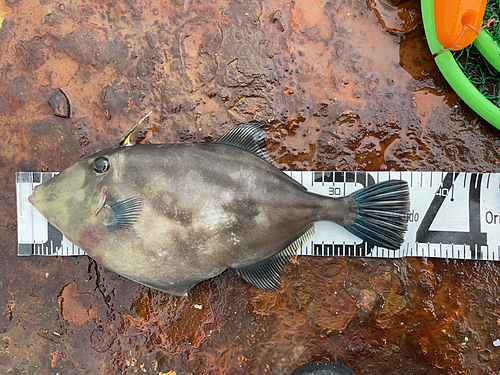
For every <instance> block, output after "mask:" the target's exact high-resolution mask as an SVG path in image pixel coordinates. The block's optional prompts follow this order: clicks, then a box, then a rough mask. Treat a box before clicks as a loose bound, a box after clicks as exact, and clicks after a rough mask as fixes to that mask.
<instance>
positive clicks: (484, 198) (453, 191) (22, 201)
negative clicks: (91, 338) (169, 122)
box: [16, 171, 500, 260]
mask: <svg viewBox="0 0 500 375" xmlns="http://www.w3.org/2000/svg"><path fill="white" fill-rule="evenodd" d="M285 173H286V174H288V175H289V176H291V177H292V178H294V179H295V180H297V181H298V182H300V183H301V184H302V185H304V186H305V187H306V188H307V189H308V190H309V191H311V192H314V193H317V194H322V195H327V196H331V197H342V196H345V195H349V194H351V193H352V192H354V191H356V190H358V189H360V188H362V187H364V186H367V185H372V184H374V183H377V182H381V181H385V180H389V179H400V180H404V181H407V182H408V185H409V187H410V201H411V206H410V211H409V212H408V232H407V233H406V236H405V241H404V243H403V245H402V246H401V248H400V249H399V250H396V251H394V250H388V249H384V248H379V247H377V246H373V245H371V244H368V243H365V242H360V240H359V238H357V237H355V236H354V235H353V234H351V233H349V232H348V231H346V230H345V229H344V228H342V227H340V226H338V225H336V224H334V223H331V222H326V221H321V222H317V223H316V224H315V227H316V232H315V234H314V236H313V237H312V238H311V239H310V241H308V242H307V243H306V244H304V245H303V246H302V248H301V249H300V250H298V251H297V255H315V256H355V257H356V256H357V257H374V258H401V257H406V256H419V257H431V258H449V259H473V260H500V174H499V173H455V172H313V171H307V172H285ZM56 174H57V173H41V172H19V173H16V191H17V227H18V255H20V256H26V255H58V256H66V255H84V254H85V253H84V252H83V251H82V250H81V249H80V248H78V247H77V246H75V245H74V244H72V243H71V242H70V241H69V240H68V239H66V237H64V236H63V235H62V234H61V232H59V231H58V230H57V229H56V228H55V227H53V226H52V225H51V224H50V223H48V222H47V220H46V219H45V218H44V217H43V216H42V215H41V214H40V213H39V212H38V211H37V210H36V209H35V208H34V207H33V206H32V205H31V204H30V203H29V202H28V197H29V196H30V195H31V192H32V190H33V188H34V187H35V186H37V185H39V184H41V183H42V182H45V181H47V180H49V179H50V178H52V177H53V176H54V175H56Z"/></svg>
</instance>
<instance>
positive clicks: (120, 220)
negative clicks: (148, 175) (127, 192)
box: [108, 197, 142, 229]
mask: <svg viewBox="0 0 500 375" xmlns="http://www.w3.org/2000/svg"><path fill="white" fill-rule="evenodd" d="M109 207H110V208H111V210H112V211H113V220H112V221H111V223H109V224H108V225H109V226H110V227H112V228H115V229H128V228H131V227H132V226H133V225H134V223H135V222H136V221H137V219H138V218H139V215H140V214H141V208H142V199H141V198H139V197H133V198H129V199H125V200H124V201H121V202H118V203H116V204H114V205H112V206H109Z"/></svg>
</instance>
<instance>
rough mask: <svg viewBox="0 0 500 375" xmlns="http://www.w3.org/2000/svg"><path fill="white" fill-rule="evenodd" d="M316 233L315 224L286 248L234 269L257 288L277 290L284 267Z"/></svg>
mask: <svg viewBox="0 0 500 375" xmlns="http://www.w3.org/2000/svg"><path fill="white" fill-rule="evenodd" d="M313 234H314V225H313V226H312V227H311V228H309V229H308V230H307V231H306V232H305V233H304V234H303V235H302V236H300V237H299V238H297V239H296V240H295V241H293V242H292V243H291V244H290V245H288V246H287V247H286V248H285V249H284V250H282V251H280V252H279V253H278V254H276V255H274V256H273V257H271V258H269V259H266V260H265V261H263V262H260V263H257V264H254V265H252V266H248V267H241V268H235V269H234V270H235V271H236V273H237V274H238V275H240V276H241V277H242V278H243V279H245V280H246V281H248V282H249V283H250V284H252V285H254V286H256V287H257V288H260V289H264V290H269V291H272V292H274V291H276V289H277V288H278V287H279V285H280V284H281V273H282V272H283V267H284V266H285V264H286V263H288V261H289V260H290V259H291V257H292V256H293V255H294V254H295V253H296V252H297V250H298V249H300V247H301V246H302V245H303V244H304V243H306V242H307V241H308V240H309V239H310V238H311V237H312V235H313Z"/></svg>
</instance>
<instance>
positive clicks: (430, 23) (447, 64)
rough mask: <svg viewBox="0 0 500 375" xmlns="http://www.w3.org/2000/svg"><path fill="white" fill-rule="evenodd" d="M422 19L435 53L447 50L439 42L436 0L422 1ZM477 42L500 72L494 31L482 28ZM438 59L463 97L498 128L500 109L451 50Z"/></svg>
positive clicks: (499, 50) (480, 49)
mask: <svg viewBox="0 0 500 375" xmlns="http://www.w3.org/2000/svg"><path fill="white" fill-rule="evenodd" d="M422 19H423V21H424V29H425V35H426V37H427V43H428V44H429V48H430V50H431V53H432V54H433V55H434V54H435V53H437V52H440V51H443V49H444V47H443V46H442V45H441V44H440V43H439V41H438V39H437V36H436V27H435V25H434V1H433V0H422ZM474 45H475V46H476V47H477V49H478V50H479V52H480V53H481V54H482V55H483V56H484V57H485V58H486V59H487V60H488V62H489V63H490V64H491V65H493V66H494V67H495V69H497V70H499V71H500V47H499V46H498V44H497V43H496V42H495V41H494V40H493V38H492V37H491V35H490V33H489V32H488V31H486V30H484V29H483V30H481V31H480V32H479V35H478V36H477V38H476V39H475V40H474ZM434 60H435V61H436V64H437V66H438V68H439V70H440V71H441V73H442V74H443V76H444V78H445V79H446V81H448V83H449V84H450V86H451V87H452V88H453V90H454V91H455V92H456V93H457V94H458V95H459V96H460V98H462V100H463V101H464V102H465V103H467V105H468V106H469V107H471V108H472V109H473V110H474V111H475V112H476V113H477V114H478V115H479V116H481V117H482V118H484V119H485V120H486V121H488V122H489V123H490V124H491V125H493V126H494V127H496V128H497V129H500V108H498V107H497V106H496V105H495V104H493V103H492V102H490V101H489V100H488V99H486V98H485V97H484V95H483V94H481V93H480V92H479V91H478V90H477V89H476V88H475V87H474V85H473V84H472V83H471V82H470V81H469V79H468V78H467V76H466V75H465V74H464V73H463V72H462V70H461V69H460V67H459V66H458V64H457V62H456V61H455V58H454V57H453V55H452V54H451V52H450V51H449V50H445V51H444V52H441V53H439V54H438V55H436V56H435V58H434Z"/></svg>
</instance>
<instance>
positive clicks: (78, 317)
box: [0, 0, 500, 375]
mask: <svg viewBox="0 0 500 375" xmlns="http://www.w3.org/2000/svg"><path fill="white" fill-rule="evenodd" d="M0 22H1V28H0V49H1V57H0V124H1V127H2V137H1V139H0V168H1V170H2V172H3V176H5V177H4V178H3V179H2V180H0V212H2V213H3V215H2V216H1V221H0V238H2V239H3V241H2V245H1V248H0V249H1V250H0V257H1V262H0V372H1V373H2V374H35V373H36V374H55V373H64V374H74V373H78V374H98V373H100V374H104V373H110V374H135V373H149V374H160V373H163V374H173V373H176V374H190V373H192V374H205V373H206V374H265V373H268V374H290V373H291V372H292V371H293V369H295V368H296V367H298V366H300V365H302V364H304V363H306V362H308V361H313V360H333V361H340V362H343V363H345V364H347V365H348V366H350V367H351V368H352V369H353V370H355V371H356V372H358V373H359V374H376V373H386V374H401V373H407V374H410V373H413V374H430V375H432V374H495V373H498V372H497V371H498V369H499V368H500V353H499V351H500V348H499V347H495V346H494V345H493V342H494V341H495V340H497V339H500V302H499V299H500V289H499V285H498V279H499V275H500V265H499V264H497V263H492V262H473V261H470V262H460V261H449V262H448V261H445V260H436V259H427V260H424V259H416V258H407V259H403V260H383V259H378V260H372V259H369V260H368V259H354V258H333V259H332V258H313V257H300V258H298V259H297V260H296V261H295V262H291V263H290V264H289V265H287V267H286V270H285V274H284V277H283V285H282V287H281V288H280V289H279V291H278V292H276V293H271V292H265V291H261V290H258V289H256V288H254V287H252V286H251V285H249V284H247V283H246V282H244V281H243V280H241V279H240V278H238V277H237V275H236V274H235V273H234V272H232V271H228V272H225V273H223V274H222V275H219V276H218V277H215V278H214V279H211V280H208V281H206V282H203V283H201V284H199V285H197V286H196V287H195V288H194V289H193V290H192V291H191V292H190V294H189V296H188V297H172V296H170V295H167V294H164V293H161V292H158V291H153V290H151V289H149V288H147V287H144V286H141V285H138V284H136V283H134V282H131V281H129V280H125V279H124V278H122V277H120V276H118V275H116V274H114V273H112V272H110V271H108V270H106V269H104V268H102V267H100V266H98V265H97V264H96V263H95V262H94V261H93V260H91V259H89V258H87V257H79V258H68V257H66V258H42V257H38V258H37V257H29V258H18V257H17V256H16V251H17V247H16V230H17V229H16V208H15V184H14V173H15V172H16V171H58V170H62V169H64V168H65V167H67V166H69V165H71V164H72V163H74V162H76V161H77V160H79V159H80V158H81V157H83V156H85V155H90V154H92V153H94V152H95V151H97V150H99V149H102V148H105V147H109V146H111V145H113V144H114V143H115V142H116V140H117V139H118V138H119V137H120V136H121V135H122V133H123V132H125V131H126V130H128V129H129V128H130V127H131V125H133V124H134V123H136V122H137V121H138V120H139V119H140V118H141V117H142V116H143V115H144V114H145V113H147V112H149V111H150V110H152V111H153V113H152V115H151V117H150V119H149V120H148V121H147V122H146V123H145V124H144V125H143V128H142V129H143V130H142V131H141V132H140V134H139V136H138V138H137V142H141V143H146V142H152V143H161V142H205V141H209V140H211V139H213V138H214V137H217V136H219V135H221V134H222V133H224V132H225V131H227V130H228V129H230V128H232V127H234V126H236V125H238V124H241V123H244V122H247V121H252V120H267V121H269V123H270V126H269V131H268V134H269V146H270V147H269V148H270V151H271V156H272V158H273V160H274V161H275V162H276V163H277V165H279V167H280V168H282V169H293V170H356V169H357V170H391V169H394V170H445V171H469V172H481V171H493V172H500V167H499V166H498V164H497V163H498V156H499V149H500V140H499V135H500V132H499V131H497V130H496V129H494V128H493V127H492V126H490V125H488V124H486V123H485V122H484V121H482V120H481V119H479V118H478V117H477V116H476V115H475V114H474V113H473V112H472V111H471V110H470V109H469V108H468V107H467V106H466V105H464V104H463V102H461V100H460V99H459V98H458V97H457V96H456V95H455V94H454V93H453V92H451V91H450V88H449V86H448V85H447V84H446V82H445V81H444V79H443V78H442V76H441V75H440V74H439V71H438V69H437V67H436V65H435V64H434V62H433V61H432V58H431V56H430V53H429V51H428V49H427V45H426V42H425V38H424V33H423V27H422V23H421V17H420V12H419V3H418V2H411V1H410V2H404V1H403V2H393V3H391V2H388V1H368V2H367V3H361V2H357V1H342V2H326V1H321V0H312V1H307V2H306V1H305V0H298V1H294V2H291V1H290V2H287V1H278V0H272V1H266V2H261V1H258V0H255V1H236V0H235V1H226V0H221V1H216V2H206V1H183V0H170V1H167V0H166V1H164V2H163V3H160V2H156V3H152V2H147V1H121V0H117V1H111V2H108V3H106V4H104V3H98V2H88V1H87V2H80V1H74V0H70V1H67V2H64V3H60V2H51V1H41V2H39V3H32V2H22V1H15V0H0ZM57 90H59V91H60V92H61V93H63V96H61V95H56V96H55V97H54V93H55V92H56V91H57ZM51 102H52V105H51V104H50V103H51ZM61 114H65V115H66V116H62V117H61V116H60V115H61ZM68 116H69V117H68Z"/></svg>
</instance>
